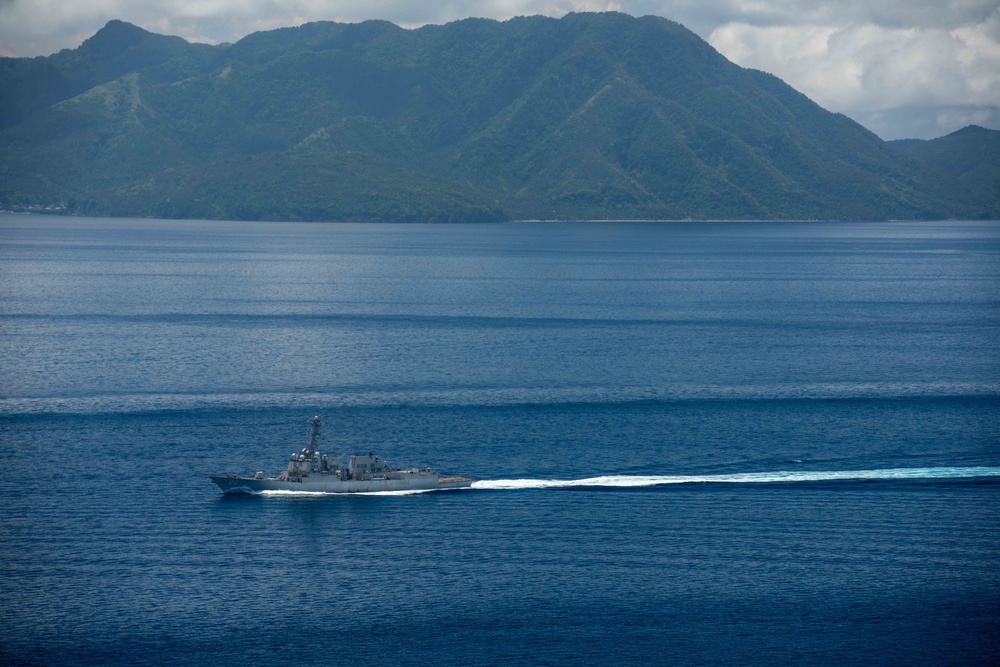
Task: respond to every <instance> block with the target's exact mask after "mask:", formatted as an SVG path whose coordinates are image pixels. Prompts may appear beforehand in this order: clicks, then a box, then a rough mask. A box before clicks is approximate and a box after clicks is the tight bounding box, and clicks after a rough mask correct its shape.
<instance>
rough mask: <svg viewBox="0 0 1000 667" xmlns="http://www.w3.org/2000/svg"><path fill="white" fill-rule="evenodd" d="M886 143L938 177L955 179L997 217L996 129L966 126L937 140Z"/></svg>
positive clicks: (999, 159)
mask: <svg viewBox="0 0 1000 667" xmlns="http://www.w3.org/2000/svg"><path fill="white" fill-rule="evenodd" d="M889 144H890V145H891V146H892V147H893V148H895V149H897V150H899V151H901V152H902V153H905V154H906V155H907V156H909V157H911V158H913V159H914V160H916V161H918V162H920V163H922V164H923V165H924V166H926V167H927V168H929V169H931V170H933V171H936V172H938V173H939V174H941V175H942V176H945V177H948V178H954V179H957V180H958V181H960V182H961V183H962V184H963V185H965V186H967V188H968V189H969V190H971V191H972V195H973V196H975V197H978V199H977V203H978V205H979V207H980V208H984V209H986V210H987V211H988V212H989V216H990V217H993V218H1000V131H998V130H988V129H986V128H985V127H979V126H978V125H969V126H968V127H965V128H962V129H961V130H958V131H957V132H952V133H951V134H949V135H947V136H944V137H940V138H938V139H931V140H929V141H925V140H921V139H902V140H899V141H890V142H889Z"/></svg>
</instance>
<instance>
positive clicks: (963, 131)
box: [947, 125, 990, 137]
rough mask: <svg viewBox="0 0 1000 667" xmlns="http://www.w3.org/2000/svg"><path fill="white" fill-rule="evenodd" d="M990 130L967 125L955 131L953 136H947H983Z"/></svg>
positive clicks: (979, 126)
mask: <svg viewBox="0 0 1000 667" xmlns="http://www.w3.org/2000/svg"><path fill="white" fill-rule="evenodd" d="M989 131H990V130H988V129H986V128H985V127H982V126H981V125H966V126H965V127H963V128H962V129H960V130H955V131H954V132H952V133H951V134H949V135H947V136H949V137H960V136H962V135H965V134H982V133H984V132H989Z"/></svg>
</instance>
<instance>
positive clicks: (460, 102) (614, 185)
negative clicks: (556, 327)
mask: <svg viewBox="0 0 1000 667" xmlns="http://www.w3.org/2000/svg"><path fill="white" fill-rule="evenodd" d="M978 187H979V185H978V183H972V182H968V181H963V180H962V179H961V178H960V177H959V176H958V175H942V174H941V173H939V172H938V171H937V170H935V169H933V168H930V167H928V166H926V165H924V164H922V163H921V162H920V161H919V160H915V159H912V158H911V157H908V156H906V155H905V154H904V151H901V150H898V149H896V148H893V147H891V146H890V145H889V144H887V143H885V142H883V141H881V140H880V139H878V137H876V136H875V135H873V134H872V133H870V132H868V131H867V130H865V129H864V128H862V127H861V126H860V125H858V124H857V123H854V122H853V121H851V120H849V119H848V118H846V117H844V116H842V115H839V114H833V113H829V112H827V111H825V110H823V109H822V108H820V107H819V106H817V105H816V104H814V103H813V102H811V101H810V100H809V99H808V98H806V97H805V96H803V95H801V94H799V93H798V92H796V91H795V90H793V89H792V88H790V87H789V86H787V85H785V84H784V83H783V82H782V81H780V80H779V79H777V78H775V77H773V76H771V75H768V74H764V73H762V72H758V71H754V70H746V69H743V68H741V67H738V66H736V65H734V64H732V63H730V62H729V61H728V60H726V59H725V58H724V57H722V56H721V55H720V54H719V53H718V52H716V51H715V50H714V49H712V47H711V46H709V45H708V44H707V43H705V42H704V41H703V40H701V39H700V38H698V37H697V36H696V35H694V34H693V33H691V32H690V31H688V30H687V29H685V28H684V27H683V26H681V25H679V24H677V23H673V22H671V21H668V20H666V19H662V18H656V17H651V16H647V17H643V18H632V17H629V16H627V15H624V14H616V13H603V14H570V15H567V16H566V17H564V18H562V19H558V20H556V19H549V18H543V17H522V18H516V19H512V20H510V21H506V22H502V23H501V22H496V21H490V20H483V19H468V20H464V21H458V22H455V23H450V24H447V25H443V26H426V27H424V28H420V29H417V30H404V29H402V28H399V27H397V26H395V25H393V24H390V23H386V22H381V21H369V22H365V23H361V24H337V23H311V24H307V25H304V26H301V27H298V28H285V29H280V30H274V31H269V32H262V33H256V34H253V35H250V36H248V37H246V38H245V39H243V40H241V41H239V42H238V43H236V44H232V45H222V46H217V47H212V46H206V45H200V44H188V43H187V42H184V41H183V40H181V39H179V38H176V37H165V36H162V35H155V34H152V33H149V32H146V31H144V30H141V29H139V28H137V27H135V26H132V25H129V24H127V23H122V22H120V21H112V22H111V23H109V24H108V25H107V26H106V27H105V28H103V29H102V30H101V31H99V32H98V33H97V34H96V35H94V36H93V37H92V38H90V39H89V40H87V41H86V42H84V43H83V44H82V45H81V46H80V47H79V48H78V49H75V50H65V51H62V52H60V53H57V54H55V55H52V56H48V57H42V58H34V59H0V207H6V208H21V209H23V208H30V207H59V208H60V210H63V211H65V212H69V213H81V214H82V213H86V214H98V215H132V216H146V215H148V216H157V217H204V218H237V219H268V220H270V219H275V220H483V221H485V220H500V219H507V218H528V219H566V218H577V219H580V218H582V219H608V218H611V219H685V218H692V219H717V218H750V219H811V218H824V219H857V218H870V219H886V218H940V217H978V216H982V215H987V214H988V210H987V209H988V207H985V208H984V206H983V204H982V201H983V200H982V196H981V195H979V194H976V193H975V192H974V191H975V190H976V189H977V188H978Z"/></svg>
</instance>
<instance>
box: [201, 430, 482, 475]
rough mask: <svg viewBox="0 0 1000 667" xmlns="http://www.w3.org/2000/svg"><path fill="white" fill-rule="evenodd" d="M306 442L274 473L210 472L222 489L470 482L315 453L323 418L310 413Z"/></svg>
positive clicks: (365, 459)
mask: <svg viewBox="0 0 1000 667" xmlns="http://www.w3.org/2000/svg"><path fill="white" fill-rule="evenodd" d="M309 423H310V424H311V425H312V431H311V433H310V435H309V442H308V443H306V446H305V447H303V448H302V451H301V452H295V453H293V454H292V456H291V458H290V459H289V461H288V467H287V468H286V469H285V470H284V471H283V472H282V473H281V474H280V475H278V476H277V477H264V473H262V472H258V473H257V474H256V475H254V476H253V477H240V476H239V475H212V481H213V482H215V483H216V484H218V485H219V488H220V489H222V490H223V492H225V493H259V492H261V491H317V492H321V493H371V492H373V491H429V490H435V489H461V488H465V487H469V486H472V478H471V477H442V476H440V475H438V473H437V472H435V471H434V470H431V469H430V468H422V467H414V468H408V469H400V468H393V467H391V466H390V465H389V464H388V463H386V462H385V461H383V460H380V459H379V457H377V456H374V455H373V454H368V455H367V456H366V455H355V456H351V457H350V460H349V461H348V464H347V466H346V467H344V466H343V465H342V461H340V460H338V459H336V458H330V457H327V456H326V455H324V454H320V453H319V449H318V447H319V429H320V426H322V425H323V420H321V419H320V418H319V417H313V418H312V420H310V422H309Z"/></svg>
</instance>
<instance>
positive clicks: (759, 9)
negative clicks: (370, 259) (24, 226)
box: [0, 0, 1000, 139]
mask: <svg viewBox="0 0 1000 667" xmlns="http://www.w3.org/2000/svg"><path fill="white" fill-rule="evenodd" d="M603 10H617V11H622V12H626V13H628V14H632V15H633V16H642V15H646V14H655V15H658V16H665V17H667V18H669V19H673V20H675V21H678V22H680V23H682V24H684V25H685V26H687V27H688V28H690V29H691V30H693V31H694V32H696V33H698V35H700V36H701V37H702V38H704V39H705V40H707V41H708V42H709V43H711V44H712V46H714V47H715V48H716V49H718V50H719V51H721V52H722V53H723V54H724V55H725V56H726V57H728V58H729V59H730V60H732V61H733V62H736V63H738V64H740V65H743V66H744V67H753V68H756V69H761V70H764V71H767V72H771V73H772V74H775V75H777V76H779V77H781V78H782V79H784V80H785V81H787V82H788V83H789V84H791V85H792V86H794V87H795V88H797V89H798V90H800V91H802V92H803V93H805V94H806V95H808V96H809V97H811V98H812V99H813V100H815V101H816V102H818V103H819V104H821V105H822V106H824V107H825V108H827V109H830V110H831V111H839V112H842V113H844V114H846V115H848V116H850V117H851V118H854V119H855V120H857V121H858V122H860V123H861V124H863V125H865V126H866V127H868V128H869V129H870V130H872V131H873V132H875V133H876V134H878V135H879V136H881V137H882V138H884V139H899V138H903V137H918V138H924V139H929V138H933V137H937V136H941V135H943V134H947V133H948V132H951V131H953V130H956V129H958V128H960V127H964V126H965V125H968V124H971V123H975V124H978V125H984V126H986V127H991V128H994V129H1000V0H619V1H618V2H604V1H602V0H421V1H419V2H418V1H416V0H366V1H365V2H359V1H358V0H159V1H157V0H0V55H3V56H36V55H48V54H50V53H54V52H55V51H58V50H59V49H62V48H74V47H76V46H79V44H80V43H81V42H82V41H83V40H84V39H86V38H87V37H89V36H90V35H92V34H93V33H94V32H96V31H97V30H98V29H100V28H101V26H103V25H104V24H105V23H106V22H107V21H108V20H110V19H122V20H125V21H129V22H130V23H134V24H136V25H138V26H141V27H143V28H146V29H147V30H151V31H153V32H158V33H163V34H171V35H180V36H181V37H183V38H185V39H187V40H189V41H198V42H208V43H212V44H214V43H219V42H232V41H236V40H238V39H240V38H241V37H243V36H245V35H247V34H249V33H251V32H255V31H257V30H267V29H270V28H277V27H281V26H290V25H299V24H302V23H305V22H307V21H317V20H333V21H344V22H356V21H363V20H366V19H373V18H378V19H387V20H389V21H392V22H393V23H397V24H399V25H402V26H405V27H417V26H420V25H423V24H426V23H445V22H448V21H453V20H456V19H460V18H466V17H469V16H481V17H489V18H495V19H500V20H504V19H508V18H510V17H512V16H518V15H524V14H544V15H547V16H555V17H558V16H562V15H563V14H565V13H567V12H570V11H603Z"/></svg>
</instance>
